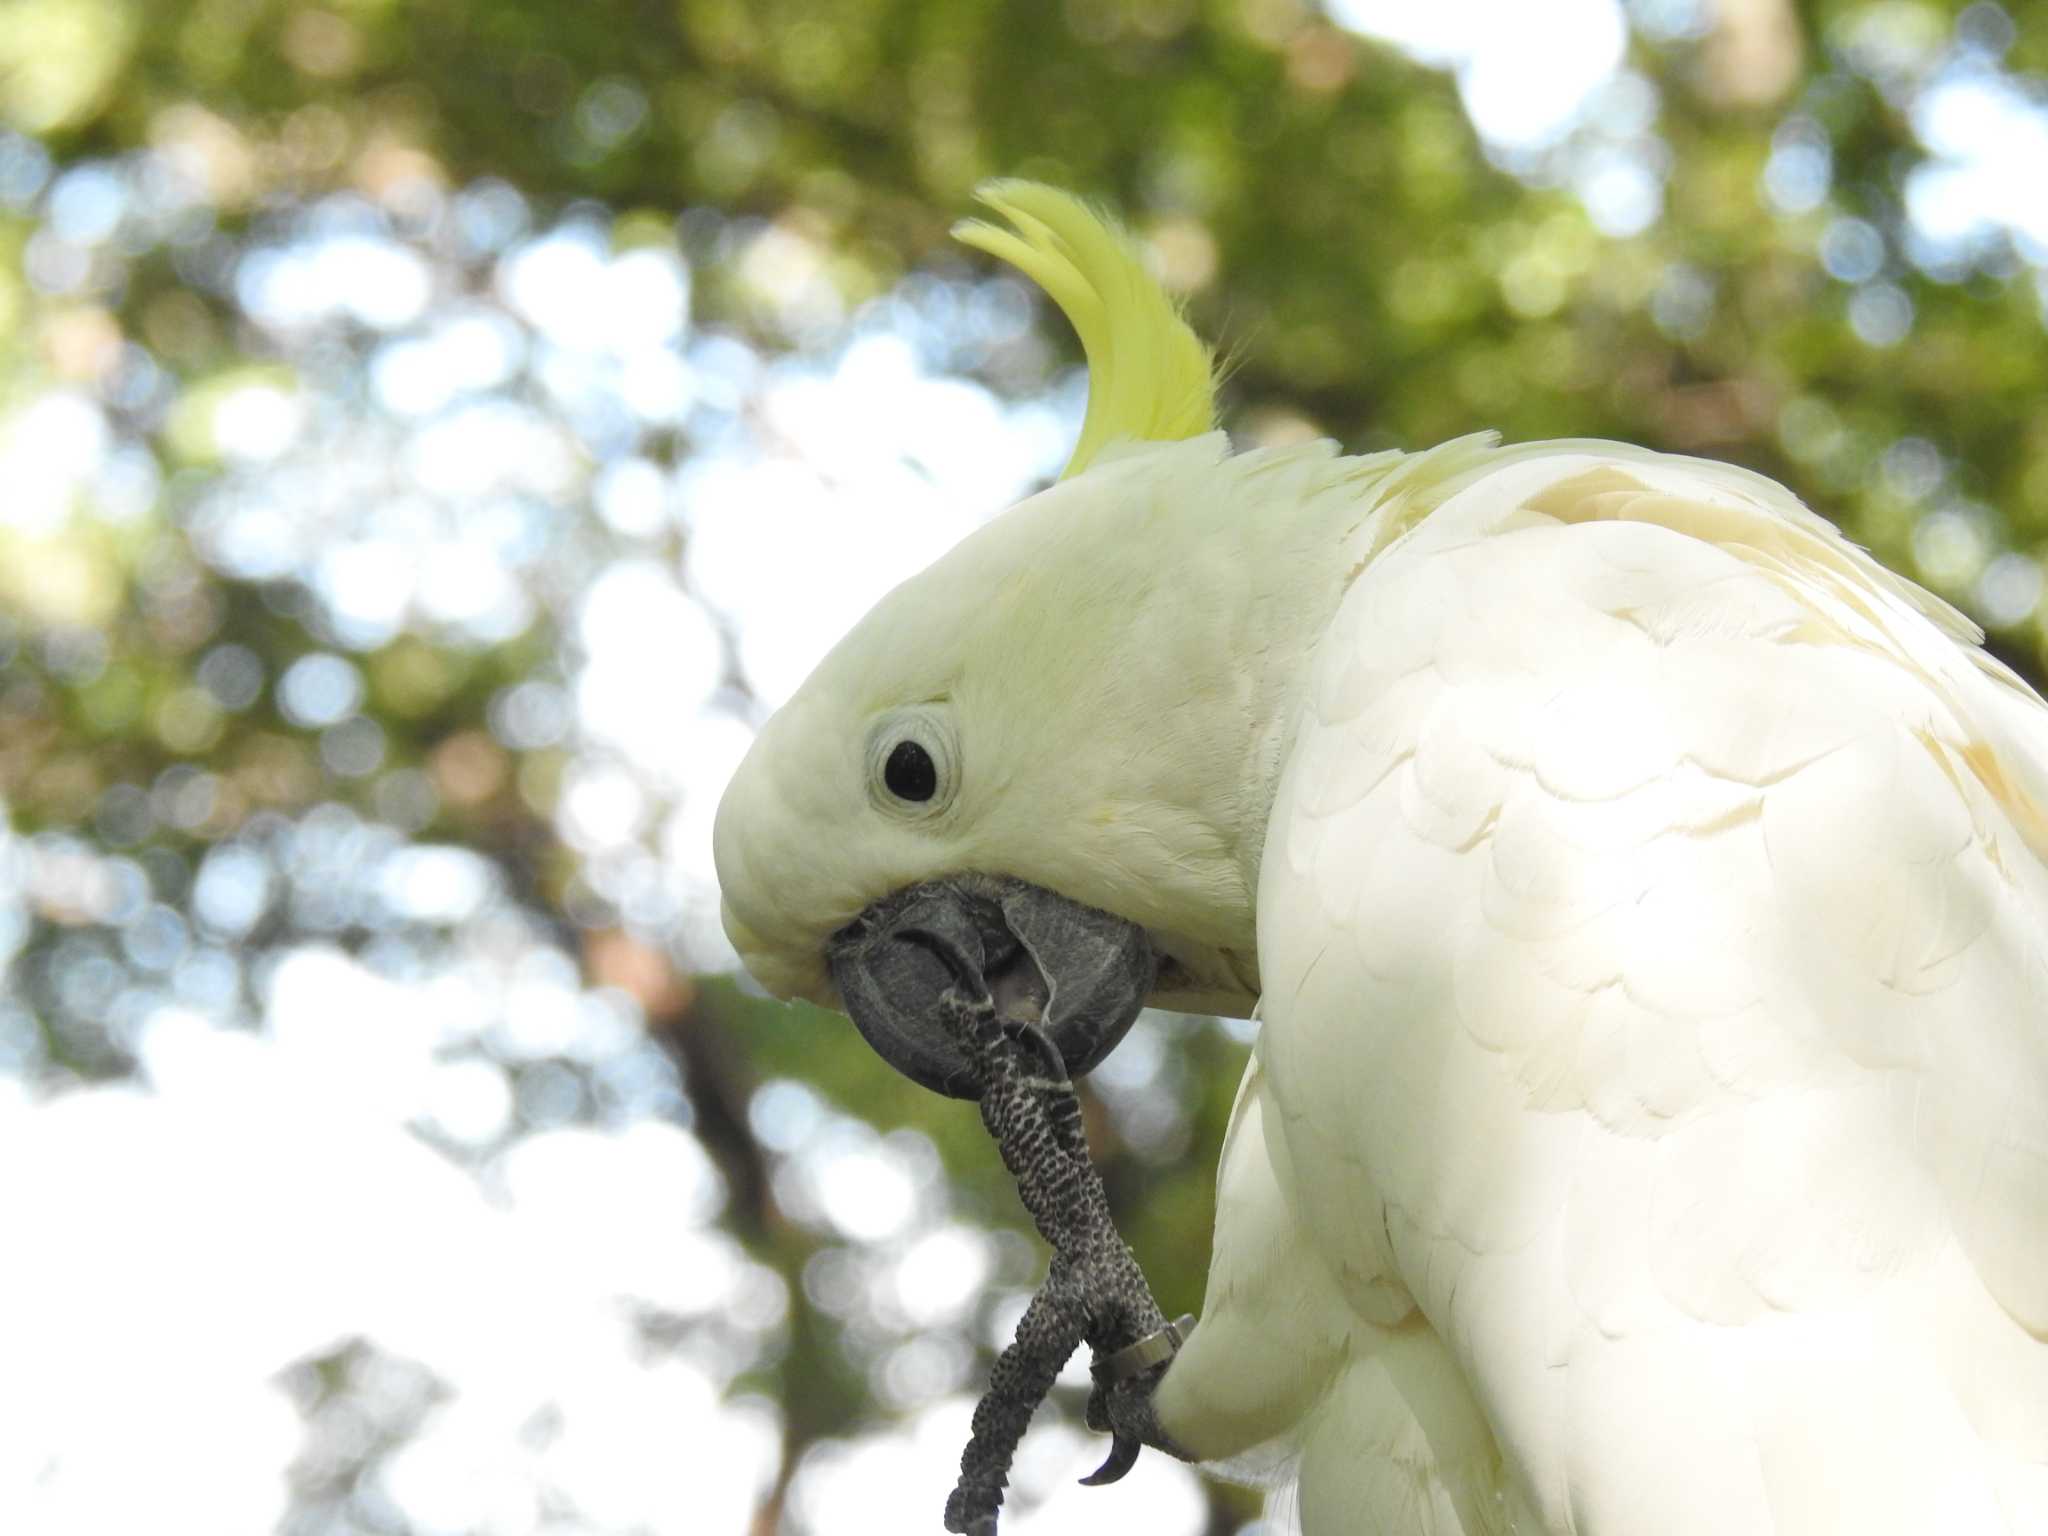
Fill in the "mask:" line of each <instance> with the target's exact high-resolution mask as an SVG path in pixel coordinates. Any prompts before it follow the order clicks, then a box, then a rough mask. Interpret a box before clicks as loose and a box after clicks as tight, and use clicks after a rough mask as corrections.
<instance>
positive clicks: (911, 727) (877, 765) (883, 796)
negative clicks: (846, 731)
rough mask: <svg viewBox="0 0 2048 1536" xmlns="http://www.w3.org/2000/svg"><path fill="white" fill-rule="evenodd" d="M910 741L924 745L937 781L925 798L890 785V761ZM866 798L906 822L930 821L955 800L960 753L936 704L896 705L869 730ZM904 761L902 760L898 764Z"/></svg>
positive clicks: (914, 744)
mask: <svg viewBox="0 0 2048 1536" xmlns="http://www.w3.org/2000/svg"><path fill="white" fill-rule="evenodd" d="M906 743H908V744H911V745H913V746H915V747H917V748H920V749H922V751H923V753H924V755H925V758H926V759H927V760H928V761H929V763H930V765H931V770H932V777H933V778H934V779H935V780H936V782H935V783H933V785H932V791H931V793H930V794H929V795H927V796H925V797H924V798H923V799H921V800H919V799H913V798H907V797H905V796H903V795H900V794H898V793H896V792H895V791H894V790H892V789H891V788H890V787H889V762H890V759H891V758H892V757H894V756H896V754H897V751H898V749H899V748H901V747H903V746H904V745H905V744H906ZM867 766H868V798H869V799H870V800H872V801H873V802H874V804H875V808H876V809H877V810H881V811H886V812H887V813H888V814H890V815H891V816H900V817H902V818H903V819H905V820H907V821H926V820H929V819H930V818H931V817H933V816H936V815H938V814H940V813H941V812H942V811H944V810H945V809H946V808H947V807H948V806H950V805H951V804H952V803H953V794H954V791H955V790H957V789H958V788H959V785H960V753H959V750H958V748H957V747H956V746H955V744H954V741H953V731H952V727H951V724H950V722H949V721H948V720H947V719H946V717H945V714H944V712H943V711H942V710H941V709H939V707H938V706H936V705H932V704H914V705H911V706H910V707H908V708H906V709H892V710H891V711H889V713H888V714H886V715H884V716H883V717H882V718H881V719H880V720H878V721H876V722H875V725H874V728H873V729H872V730H871V731H869V732H868V752H867ZM900 766H901V760H900V759H899V768H900Z"/></svg>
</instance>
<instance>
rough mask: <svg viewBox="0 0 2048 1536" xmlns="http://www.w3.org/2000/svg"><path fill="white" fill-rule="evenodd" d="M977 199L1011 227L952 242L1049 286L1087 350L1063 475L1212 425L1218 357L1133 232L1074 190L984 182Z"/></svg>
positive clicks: (964, 225)
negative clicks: (1081, 414)
mask: <svg viewBox="0 0 2048 1536" xmlns="http://www.w3.org/2000/svg"><path fill="white" fill-rule="evenodd" d="M975 196H976V197H977V198H979V199H980V200H981V201H982V202H983V203H986V204H987V205H988V206H989V207H990V208H992V209H994V210H995V212H996V213H998V214H1000V215H1001V216H1002V217H1003V218H1005V219H1007V220H1008V221H1009V222H1010V224H1011V225H1012V226H1013V228H1012V229H1004V228H1003V227H1002V226H1000V225H997V224H992V223H989V222H988V221H986V220H984V219H966V220H963V221H961V222H960V223H959V224H956V225H955V226H954V227H953V237H954V238H955V239H956V240H959V241H960V242H962V243H963V244H965V245H971V246H973V247H974V248H975V249H977V250H981V251H986V252H988V253H989V254H990V255H991V256H996V257H999V258H1001V259H1002V260H1004V261H1007V262H1008V263H1009V264H1010V265H1011V266H1013V267H1015V268H1016V269H1017V270H1018V271H1020V272H1022V273H1023V274H1024V275H1025V276H1026V277H1028V278H1030V279H1031V280H1032V281H1033V282H1035V283H1037V284H1038V286H1039V287H1041V288H1043V289H1044V290H1045V291H1046V293H1047V294H1049V295H1050V296H1051V297H1052V300H1053V302H1054V303H1055V304H1057V305H1059V307H1060V309H1061V311H1062V312H1063V313H1064V314H1065V315H1066V317H1067V319H1068V321H1069V322H1070V323H1071V324H1072V325H1073V327H1074V331H1075V333H1076V334H1077V335H1078V336H1079V337H1080V338H1081V350H1082V351H1083V352H1084V353H1086V354H1087V358H1088V414H1087V417H1086V418H1085V419H1084V420H1083V422H1082V424H1081V439H1080V441H1079V442H1078V443H1077V444H1075V446H1074V455H1073V457H1072V458H1071V459H1069V460H1068V461H1067V467H1066V469H1065V470H1064V471H1062V474H1061V478H1062V479H1064V478H1066V477H1067V476H1069V475H1077V474H1079V473H1080V472H1081V471H1082V470H1084V469H1086V468H1087V467H1088V466H1089V465H1090V464H1091V463H1093V462H1094V461H1095V458H1096V456H1097V455H1098V454H1100V453H1101V452H1102V450H1103V449H1104V448H1106V447H1108V446H1109V445H1110V444H1111V443H1115V442H1119V441H1133V442H1162V443H1163V442H1175V441H1178V440H1179V439H1181V438H1187V437H1199V436H1201V435H1202V434H1203V433H1204V432H1207V431H1209V430H1210V429H1211V428H1213V427H1214V426H1215V424H1216V365H1215V359H1214V358H1213V356H1212V355H1211V353H1210V351H1209V348H1208V347H1207V346H1205V345H1204V344H1203V342H1202V340H1201V338H1200V337H1198V336H1197V335H1195V333H1194V331H1192V330H1191V329H1189V327H1188V323H1187V321H1186V320H1185V319H1183V318H1182V316H1181V312H1180V307H1179V306H1178V305H1176V304H1175V303H1174V301H1173V300H1172V298H1171V297H1169V296H1168V294H1167V292H1166V290H1165V289H1164V288H1162V287H1161V286H1160V285H1159V280H1158V279H1157V278H1155V277H1154V276H1153V275H1152V273H1151V272H1150V271H1149V270H1148V269H1147V268H1146V266H1145V262H1144V258H1143V257H1142V256H1141V255H1140V254H1139V251H1138V248H1137V246H1136V244H1135V243H1134V242H1133V241H1132V240H1131V238H1130V236H1129V235H1127V234H1126V233H1125V232H1124V231H1123V230H1122V229H1121V228H1119V227H1118V226H1117V225H1116V224H1115V223H1114V222H1113V221H1111V220H1110V219H1108V218H1107V217H1105V216H1104V215H1102V214H1100V213H1098V212H1096V211H1095V210H1094V209H1093V208H1090V207H1089V206H1088V205H1087V204H1086V203H1084V202H1083V201H1081V199H1080V198H1078V197H1075V196H1074V195H1073V194H1072V193H1070V192H1062V191H1060V190H1059V189H1058V188H1056V187H1048V186H1042V185H1040V184H1039V183H1037V182H1031V181H989V182H984V183H982V185H981V186H980V187H978V188H976V189H975Z"/></svg>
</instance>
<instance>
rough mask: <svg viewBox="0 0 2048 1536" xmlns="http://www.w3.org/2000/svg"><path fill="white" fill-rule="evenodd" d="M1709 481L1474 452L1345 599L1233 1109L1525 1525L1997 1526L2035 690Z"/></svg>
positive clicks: (2038, 1282) (2005, 1471) (1883, 587)
mask: <svg viewBox="0 0 2048 1536" xmlns="http://www.w3.org/2000/svg"><path fill="white" fill-rule="evenodd" d="M1758 483H1761V482H1753V477H1744V476H1742V475H1740V474H1739V473H1738V472H1734V471H1719V472H1714V471H1710V470H1706V469H1701V468H1699V467H1698V466H1695V465H1692V464H1690V463H1688V461H1682V460H1674V459H1652V458H1651V456H1648V455H1643V456H1639V457H1627V456H1623V457H1608V458H1602V457H1600V456H1598V455H1595V454H1593V453H1591V452H1589V451H1581V450H1574V451H1560V452H1556V453H1553V454H1552V455H1551V456H1550V457H1549V458H1548V459H1545V458H1543V457H1542V456H1539V455H1528V456H1523V457H1519V458H1511V459H1510V460H1509V461H1508V462H1507V464H1506V467H1504V468H1501V469H1499V470H1497V471H1496V472H1495V473H1494V474H1492V475H1490V476H1485V477H1480V478H1477V479H1475V480H1474V481H1473V483H1471V484H1470V485H1468V486H1466V487H1465V488H1464V489H1462V490H1460V491H1458V492H1457V493H1456V494H1455V495H1453V496H1451V497H1450V499H1448V500H1447V501H1446V502H1445V503H1444V505H1443V506H1441V507H1440V508H1439V509H1438V510H1437V511H1436V512H1434V513H1432V514H1431V515H1430V516H1429V517H1428V518H1426V519H1425V520H1423V521H1422V522H1421V523H1419V524H1418V525H1417V526H1415V527H1414V528H1413V529H1411V530H1410V531H1409V532H1407V533H1406V534H1404V535H1403V536H1402V537H1401V538H1400V539H1399V540H1397V541H1396V542H1395V543H1394V544H1393V545H1392V546H1391V547H1390V548H1389V549H1388V551H1387V552H1386V553H1385V554H1384V555H1382V557H1381V558H1380V559H1379V560H1378V561H1377V562H1376V563H1375V564H1374V565H1373V566H1372V567H1370V568H1369V569H1368V570H1367V571H1366V572H1365V573H1364V574H1363V575H1362V576H1361V577H1360V579H1359V581H1358V582H1357V584H1356V585H1355V586H1354V588H1353V590H1352V592H1351V594H1350V595H1349V597H1348V598H1347V599H1346V602H1345V605H1344V607H1343V609H1342V611H1341V612H1340V614H1339V616H1338V619H1337V621H1336V624H1335V625H1334V626H1333V628H1332V630H1331V632H1330V634H1329V636H1328V637H1327V638H1326V640H1325V642H1324V645H1323V647H1322V649H1321V651H1320V652H1319V654H1318V657H1317V659H1316V662H1315V667H1314V676H1313V679H1312V682H1311V686H1310V689H1309V694H1308V699H1309V704H1308V711H1307V716H1306V718H1305V719H1304V721H1303V723H1302V725H1301V728H1300V733H1299V736H1298V738H1297V741H1296V744H1295V749H1294V752H1293V756H1292V758H1291V759H1290V761H1289V763H1288V765H1287V768H1286V771H1285V774H1284V776H1283V780H1282V784H1281V790H1280V795H1279V799H1278V801H1277V803H1276V806H1275V815H1274V823H1273V828H1272V834H1271V836H1270V837H1269V840H1268V848H1267V856H1266V861H1265V867H1264V869H1263V871H1262V875H1261V885H1260V896H1259V900H1260V912H1259V931H1260V961H1261V973H1262V977H1263V979H1264V983H1265V987H1266V994H1265V1001H1264V1005H1263V1006H1264V1016H1265V1020H1266V1022H1265V1026H1264V1031H1263V1034H1262V1038H1261V1045H1260V1054H1261V1060H1262V1062H1263V1064H1264V1070H1265V1072H1266V1074H1267V1082H1268V1092H1269V1095H1270V1101H1271V1104H1272V1106H1273V1107H1274V1109H1275V1110H1276V1111H1277V1117H1276V1118H1277V1120H1278V1122H1279V1124H1280V1125H1281V1127H1282V1128H1283V1133H1284V1136H1285V1138H1286V1141H1287V1145H1288V1148H1289V1152H1290V1155H1291V1159H1292V1164H1293V1167H1294V1169H1295V1170H1296V1179H1297V1183H1298V1185H1299V1190H1300V1192H1299V1195H1298V1199H1299V1200H1300V1201H1301V1203H1302V1204H1303V1206H1304V1207H1305V1209H1306V1212H1307V1214H1308V1217H1309V1219H1310V1222H1311V1224H1312V1225H1313V1227H1314V1228H1315V1230H1316V1231H1317V1232H1318V1233H1319V1234H1320V1235H1321V1240H1322V1241H1323V1242H1324V1243H1325V1245H1326V1246H1327V1247H1329V1248H1330V1249H1331V1251H1332V1252H1333V1254H1335V1255H1336V1257H1337V1261H1338V1262H1341V1263H1349V1264H1353V1265H1355V1266H1356V1267H1358V1268H1359V1269H1361V1270H1362V1271H1367V1272H1370V1271H1371V1270H1372V1267H1373V1266H1374V1265H1379V1266H1382V1267H1384V1268H1385V1269H1387V1270H1388V1271H1389V1272H1390V1273H1392V1274H1394V1275H1396V1276H1398V1278H1399V1280H1400V1281H1401V1282H1402V1283H1404V1284H1405V1285H1406V1286H1407V1288H1408V1290H1409V1291H1410V1292H1411V1293H1412V1294H1413V1296H1414V1298H1415V1300H1416V1303H1417V1305H1418V1306H1419V1307H1420V1309H1421V1311H1422V1313H1423V1314H1424V1316H1425V1317H1426V1318H1427V1319H1428V1321H1429V1323H1430V1324H1431V1325H1433V1327H1434V1328H1435V1329H1436V1331H1437V1332H1438V1334H1439V1335H1441V1337H1442V1339H1443V1341H1444V1343H1445V1344H1446V1345H1447V1346H1448V1348H1449V1350H1450V1353H1451V1355H1452V1356H1453V1357H1455V1359H1456V1360H1457V1362H1458V1366H1459V1368H1460V1369H1461V1370H1462V1371H1463V1372H1464V1374H1465V1376H1466V1378H1467V1380H1468V1382H1469V1384H1470V1387H1471V1390H1472V1391H1473V1393H1474V1394H1475V1396H1476V1398H1477V1400H1478V1402H1479V1403H1480V1405H1481V1407H1482V1409H1483V1411H1484V1412H1485V1413H1486V1415H1487V1417H1488V1420H1489V1422H1490V1423H1491V1424H1492V1426H1493V1429H1494V1432H1495V1434H1496V1436H1497V1437H1498V1440H1499V1443H1500V1446H1501V1449H1502V1452H1503V1454H1504V1456H1505V1458H1506V1465H1507V1466H1508V1467H1510V1468H1511V1469H1513V1473H1514V1478H1515V1481H1516V1484H1517V1488H1518V1492H1519V1495H1521V1496H1526V1497H1527V1499H1528V1501H1529V1504H1530V1506H1531V1507H1532V1508H1533V1509H1534V1510H1535V1511H1536V1517H1537V1518H1540V1519H1541V1520H1542V1521H1543V1522H1544V1523H1545V1525H1544V1528H1546V1529H1551V1530H1555V1531H1560V1532H1561V1531H1566V1530H1570V1531H1573V1532H1576V1533H1579V1536H1615V1533H1620V1536H1633V1533H1638V1532H1643V1533H1647V1532H1651V1531H1656V1532H1660V1533H1661V1532H1668V1531H1678V1530H1688V1531H1689V1530H1695V1529H1697V1530H1699V1531H1701V1532H1708V1531H1714V1532H1722V1531H1733V1530H1768V1529H1776V1530H1778V1531H1781V1532H1785V1533H1797V1536H1819V1533H1822V1532H1835V1531H1848V1530H1851V1529H1854V1530H1857V1531H1859V1532H1862V1531H1880V1532H1882V1531H1894V1530H1896V1531H1900V1532H1904V1531H1907V1530H1918V1529H1927V1528H1933V1527H1932V1526H1930V1525H1929V1524H1928V1523H1927V1522H1929V1521H1932V1522H1933V1523H1934V1525H1938V1526H1939V1528H1942V1529H1948V1530H1968V1531H1986V1532H1990V1531H2005V1530H2012V1531H2019V1530H2021V1529H2037V1528H2041V1527H2039V1526H2037V1525H2033V1524H2029V1523H2027V1522H2029V1521H2032V1520H2034V1519H2035V1518H2036V1517H2038V1516H2039V1515H2040V1514H2041V1513H2042V1512H2043V1510H2044V1509H2048V1025H2044V1022H2043V1020H2042V1017H2041V1015H2042V1005H2043V1003H2044V1001H2048V955H2044V947H2043V946H2044V935H2048V870H2044V867H2043V863H2042V849H2041V847H2040V829H2039V827H2035V826H2030V824H2029V818H2030V817H2032V818H2036V819H2037V820H2039V819H2040V813H2039V807H2038V806H2037V805H2036V804H2035V803H2034V802H2033V801H2032V799H2031V797H2030V790H2029V786H2031V785H2034V784H2041V783H2048V762H2044V760H2043V758H2044V756H2048V708H2044V706H2042V705H2041V703H2040V701H2038V700H2036V699H2033V698H2032V696H2031V695H2029V694H2026V693H2025V692H2024V690H2023V689H2022V688H2020V686H2019V685H2018V684H2017V683H2016V681H2015V680H2013V679H2011V678H2010V677H2008V676H2002V675H1999V673H1998V671H1997V669H1995V668H1991V667H1987V666H1985V665H1982V664H1980V663H1979V662H1977V661H1976V660H1975V659H1973V657H1972V656H1971V654H1970V653H1969V651H1968V650H1967V649H1966V647H1965V645H1964V644H1963V643H1962V642H1965V641H1967V640H1969V639H1970V638H1971V635H1970V634H1969V633H1967V629H1968V626H1967V621H1964V620H1961V619H1960V618H1959V616H1955V615H1954V614H1953V611H1952V610H1948V609H1946V607H1945V605H1941V604H1939V603H1938V602H1937V601H1936V600H1934V599H1932V598H1927V597H1926V596H1925V594H1919V593H1917V592H1916V591H1914V590H1913V589H1911V588H1909V587H1906V586H1905V585H1904V584H1903V583H1900V582H1898V581H1897V578H1894V577H1890V576H1889V575H1888V574H1886V575H1885V576H1884V578H1883V579H1882V580H1880V579H1878V578H1876V577H1872V576H1870V575H1869V571H1871V570H1875V569H1877V568H1876V567H1875V566H1874V564H1872V563H1871V562H1869V561H1868V559H1867V557H1864V556H1862V555H1861V553H1860V552H1858V551H1854V550H1852V549H1851V548H1850V547H1849V546H1847V545H1846V544H1843V543H1842V542H1841V541H1840V540H1839V538H1838V536H1835V535H1833V533H1832V530H1829V529H1827V528H1826V525H1825V524H1820V523H1819V520H1818V519H1813V518H1812V517H1811V514H1808V513H1805V512H1804V509H1799V508H1797V505H1796V503H1791V506H1792V508H1793V510H1794V511H1796V512H1798V513H1799V514H1800V515H1799V516H1798V517H1796V518H1795V517H1794V516H1793V515H1792V513H1791V512H1788V511H1787V510H1786V507H1785V505H1783V503H1787V502H1789V500H1790V499H1789V497H1786V496H1785V494H1784V493H1783V492H1782V491H1777V492H1776V497H1777V498H1778V499H1777V500H1775V501H1774V500H1773V499H1772V498H1771V497H1769V496H1766V495H1765V494H1764V493H1762V492H1760V491H1758V490H1757V489H1756V485H1757V484H1758ZM1772 489H1773V490H1774V491H1775V489H1776V488H1772ZM1816 525H1818V526H1816ZM2041 825H2042V826H2048V820H2041ZM1788 1405H1791V1406H1788ZM1831 1424H1832V1425H1834V1426H1836V1427H1834V1428H1830V1427H1829V1426H1830V1425H1831ZM1674 1458H1676V1459H1674ZM1850 1469H1853V1475H1851V1471H1850ZM1845 1479H1846V1481H1845ZM1681 1495H1682V1496H1681ZM1681 1511H1682V1513H1681ZM1959 1514H1960V1516H1961V1518H1962V1523H1960V1524H1959V1523H1957V1516H1958V1515H1959ZM1688 1522H1690V1523H1688Z"/></svg>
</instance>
